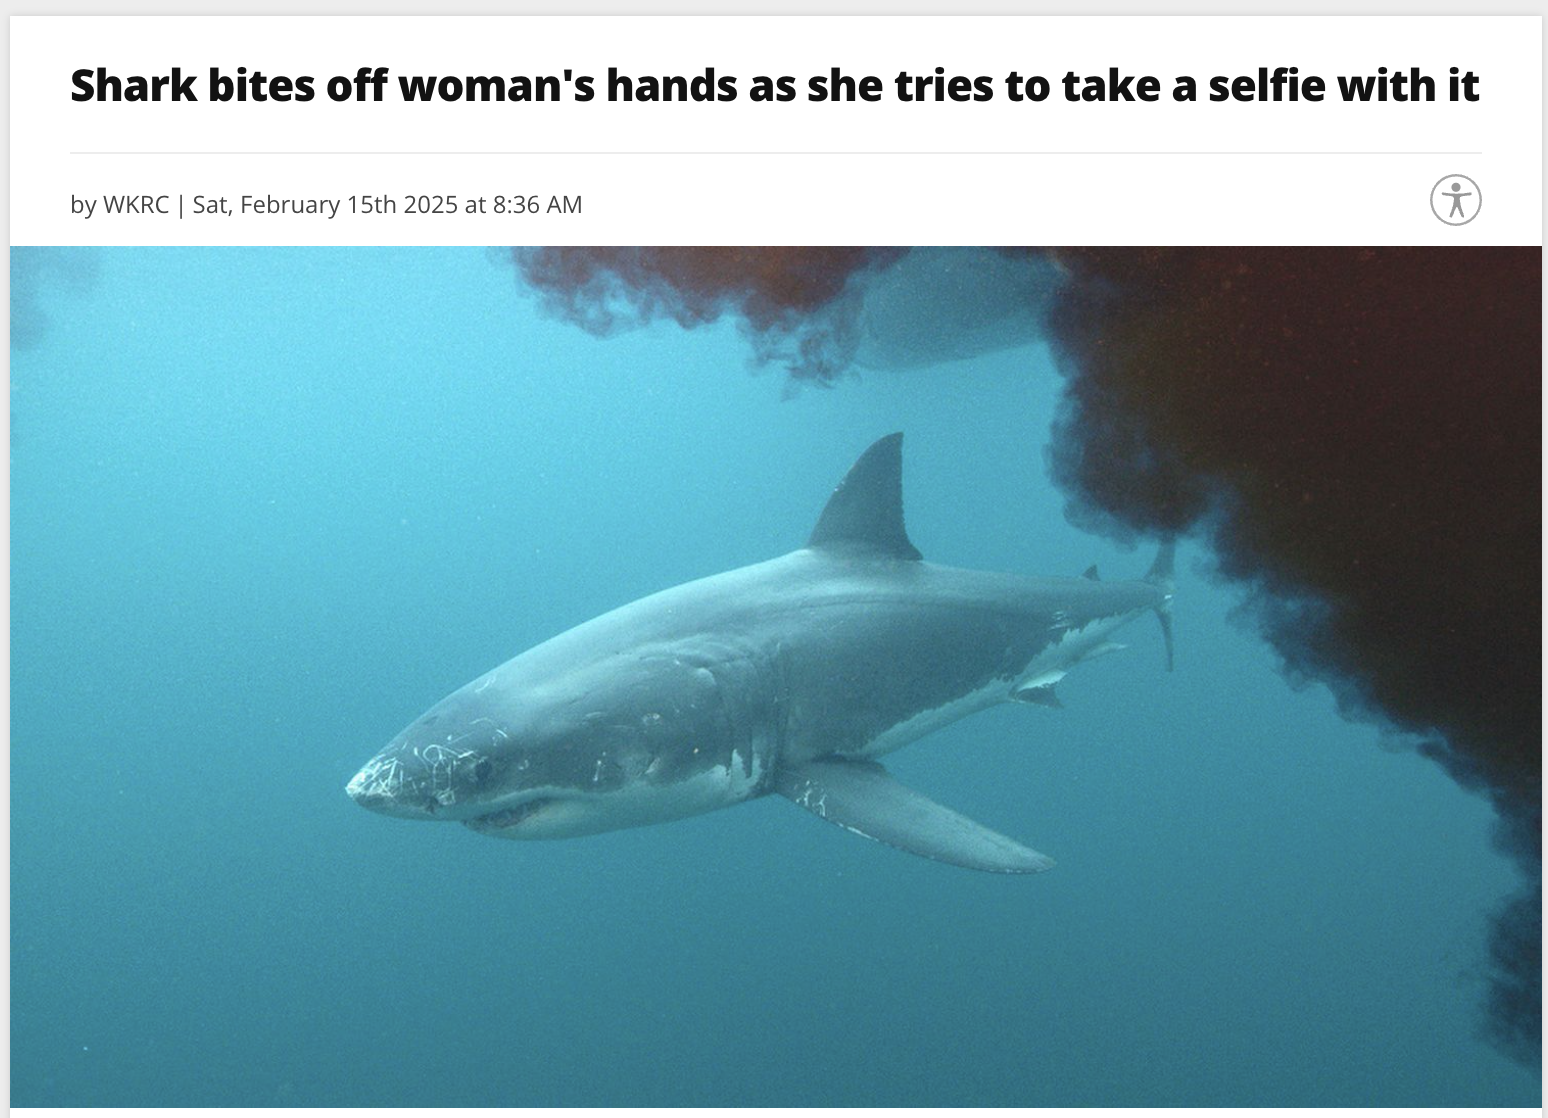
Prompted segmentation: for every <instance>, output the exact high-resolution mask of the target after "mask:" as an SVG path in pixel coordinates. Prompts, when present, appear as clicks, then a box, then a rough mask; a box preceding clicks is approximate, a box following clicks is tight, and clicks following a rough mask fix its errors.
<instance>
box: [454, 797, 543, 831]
mask: <svg viewBox="0 0 1548 1118" xmlns="http://www.w3.org/2000/svg"><path fill="white" fill-rule="evenodd" d="M553 802H554V797H552V796H538V797H537V798H536V799H531V800H525V801H523V802H522V803H519V804H517V805H516V806H515V807H506V808H501V809H500V810H499V811H492V812H490V813H489V814H488V815H480V816H478V817H477V818H476V819H467V820H464V825H465V826H467V827H469V828H471V829H472V830H475V831H506V830H510V829H511V828H512V827H519V826H520V825H521V824H522V823H524V822H525V821H526V820H528V819H531V818H532V817H533V816H534V815H536V814H537V813H538V812H540V811H542V810H543V809H544V808H545V807H547V806H548V805H549V804H551V803H553Z"/></svg>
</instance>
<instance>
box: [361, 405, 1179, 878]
mask: <svg viewBox="0 0 1548 1118" xmlns="http://www.w3.org/2000/svg"><path fill="white" fill-rule="evenodd" d="M902 441H903V436H902V434H901V433H894V434H891V435H887V436H886V437H884V438H882V439H879V440H878V441H877V442H875V443H874V444H872V446H871V447H870V448H869V449H868V450H866V451H865V453H864V454H862V455H861V456H860V458H859V460H858V461H856V462H855V464H854V465H853V466H852V467H851V469H850V470H849V472H848V474H846V475H845V477H844V479H843V480H842V481H841V482H840V483H839V485H838V487H837V489H835V490H834V491H833V493H832V495H831V497H830V498H829V499H828V502H827V504H826V506H825V507H824V508H823V510H822V514H821V516H820V517H819V518H818V520H817V525H816V527H815V528H814V529H813V530H812V533H811V536H810V538H809V539H808V540H807V541H806V545H805V546H804V547H801V548H799V549H797V550H795V551H792V552H790V553H789V554H787V555H784V556H781V557H779V558H776V559H771V560H768V561H766V562H762V563H757V564H754V565H752V566H747V567H741V568H738V569H736V570H731V571H727V572H724V573H722V574H717V575H713V576H711V577H708V578H702V579H699V580H696V581H693V582H687V583H684V584H682V585H680V586H675V587H672V588H671V589H668V590H663V591H661V592H659V593H656V594H652V595H650V596H648V597H645V598H641V599H639V600H638V601H634V602H631V603H629V604H628V605H624V606H621V607H619V608H618V609H615V610H613V611H611V612H609V613H606V614H603V615H602V616H600V617H597V618H594V619H592V620H590V621H587V622H585V623H584V624H582V625H579V626H577V627H575V628H573V629H570V630H569V631H567V632H564V633H561V634H560V635H558V636H556V637H553V638H552V639H550V640H547V641H545V642H543V643H542V644H539V645H537V646H535V647H533V648H531V649H529V650H527V651H526V652H523V653H521V654H520V655H519V656H516V657H515V658H514V659H511V660H508V661H506V662H505V663H503V664H501V665H500V666H499V667H496V668H494V669H493V670H491V671H489V672H486V673H485V674H484V675H482V676H480V677H479V678H477V679H475V680H473V681H472V682H471V683H468V684H467V685H465V686H463V687H461V688H459V689H458V690H456V691H454V692H452V693H451V694H450V695H448V696H447V697H446V698H444V699H442V700H441V701H440V702H438V703H436V704H435V705H434V706H433V707H431V708H430V709H429V710H428V711H426V712H425V713H424V714H423V715H422V716H420V717H419V718H417V719H416V720H415V721H413V722H412V723H410V724H409V725H408V726H407V727H406V728H405V729H404V730H403V731H402V732H401V733H399V734H398V736H397V737H395V738H394V739H392V741H391V742H390V743H389V744H388V745H387V747H386V748H385V749H383V750H382V751H381V752H379V753H377V754H376V755H375V756H374V757H372V758H371V759H370V760H369V761H368V762H366V764H365V765H364V766H363V767H362V768H361V769H360V771H359V772H358V773H356V774H355V776H354V778H353V779H351V780H350V781H349V783H348V786H347V788H346V791H347V793H348V794H349V796H350V797H351V798H352V799H353V800H354V801H355V802H356V803H357V804H359V805H361V806H362V807H365V808H369V809H370V810H372V811H375V812H379V813H382V814H384V815H389V816H396V817H399V818H405V819H418V820H435V821H451V822H457V823H461V824H463V825H464V826H466V827H468V828H469V829H471V830H473V831H475V832H477V833H479V834H482V835H489V836H493V837H498V838H506V839H557V838H570V837H574V836H579V835H587V834H595V833H598V832H603V831H612V830H617V829H620V828H625V827H637V826H643V825H646V824H653V823H662V822H667V821H671V820H676V819H682V818H685V817H688V816H692V815H697V814H700V813H702V812H708V811H713V810H716V809H718V808H723V807H730V806H732V805H734V804H739V803H743V802H745V801H748V800H753V799H756V798H758V797H762V796H769V795H775V796H782V797H784V798H785V799H787V800H789V801H791V802H792V803H795V804H797V805H799V806H800V807H802V808H805V809H806V810H807V811H809V812H811V813H812V814H814V815H816V816H819V817H820V818H822V819H825V820H827V821H829V822H830V823H835V824H837V825H839V826H841V827H843V828H845V829H847V830H849V831H852V832H854V833H856V834H859V835H863V836H865V837H867V838H871V839H875V840H877V841H879V842H882V843H886V844H888V845H891V846H894V847H897V848H899V849H901V850H904V851H908V852H910V853H912V854H917V855H920V856H923V857H925V858H930V859H934V860H935V861H938V862H944V863H947V864H950V865H954V866H960V867H964V868H967V869H974V870H982V871H987V872H993V873H1019V874H1025V873H1037V872H1040V871H1042V870H1046V869H1048V868H1050V867H1051V866H1052V865H1053V860H1052V859H1051V858H1049V857H1047V856H1046V855H1044V854H1040V853H1038V852H1037V851H1035V850H1033V849H1031V848H1030V847H1027V846H1024V845H1023V844H1021V843H1020V842H1018V841H1016V840H1014V839H1012V838H1009V837H1007V836H1005V835H1003V834H1000V833H998V832H996V831H993V830H990V829H989V828H988V827H985V826H983V825H981V824H979V823H977V822H975V821H973V820H971V819H969V818H967V817H966V816H964V815H961V814H959V813H957V812H956V811H953V810H951V809H950V808H948V807H945V806H943V805H941V804H938V803H936V802H935V801H933V800H931V799H929V798H928V797H926V796H924V795H922V794H921V793H919V792H917V791H915V790H913V789H911V788H909V787H907V786H906V785H904V784H902V783H900V782H899V781H897V780H895V779H894V778H893V777H892V776H891V775H890V774H889V773H888V772H887V770H886V768H884V767H883V766H882V764H881V763H880V761H879V758H881V757H884V756H885V755H887V754H889V753H892V752H893V751H895V750H898V749H901V748H902V747H904V746H905V745H908V744H910V743H912V742H914V741H917V740H918V739H920V738H922V737H924V736H925V735H927V734H929V733H931V732H932V731H934V730H937V729H939V728H941V727H942V726H945V725H947V724H948V723H951V722H955V721H957V720H958V719H960V718H964V717H966V716H968V715H970V714H973V713H975V712H978V711H982V710H984V709H987V708H988V707H991V706H994V705H996V704H999V703H1007V702H1009V703H1019V704H1025V705H1028V706H1043V707H1049V706H1059V705H1060V703H1059V699H1058V697H1057V694H1056V692H1055V685H1056V684H1058V682H1059V681H1060V680H1061V679H1062V678H1063V677H1064V676H1065V674H1066V673H1067V672H1069V670H1070V669H1071V668H1072V667H1074V666H1075V665H1076V664H1079V663H1081V662H1082V661H1085V660H1089V659H1091V658H1093V657H1095V656H1099V655H1102V654H1104V653H1106V652H1111V651H1113V650H1115V649H1116V648H1119V647H1122V646H1120V645H1117V644H1115V643H1114V642H1113V640H1112V639H1111V638H1112V636H1113V634H1114V632H1115V631H1116V630H1118V629H1119V628H1121V627H1122V626H1124V625H1126V624H1127V623H1128V622H1129V621H1131V620H1133V619H1134V618H1136V617H1138V616H1140V615H1141V614H1146V613H1153V614H1154V615H1155V616H1156V617H1158V618H1159V619H1160V620H1161V627H1162V633H1163V636H1164V638H1165V647H1166V657H1167V667H1168V669H1169V670H1170V668H1171V661H1172V630H1171V602H1172V595H1173V545H1172V543H1171V542H1170V541H1168V542H1165V543H1163V544H1162V545H1161V548H1160V551H1159V553H1158V554H1157V556H1156V560H1155V562H1154V564H1153V565H1152V566H1151V568H1150V571H1149V573H1148V574H1146V575H1145V577H1144V578H1143V579H1139V580H1135V581H1128V582H1117V581H1114V582H1104V581H1102V580H1101V579H1100V578H1099V577H1098V576H1097V571H1096V568H1095V567H1092V568H1091V569H1089V570H1088V571H1086V572H1085V574H1084V575H1083V576H1080V577H1076V578H1033V577H1027V576H1022V575H1016V574H1007V573H997V572H991V571H979V570H966V569H959V568H954V567H948V566H941V565H937V564H933V563H929V562H926V561H925V560H924V558H923V556H922V555H921V554H920V553H919V551H918V550H917V549H916V548H915V547H914V545H913V544H912V543H911V542H910V540H909V537H908V534H907V532H906V530H905V528H904V523H903V483H902Z"/></svg>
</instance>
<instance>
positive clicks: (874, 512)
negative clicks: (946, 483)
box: [806, 432, 924, 559]
mask: <svg viewBox="0 0 1548 1118" xmlns="http://www.w3.org/2000/svg"><path fill="white" fill-rule="evenodd" d="M806 546H807V547H810V548H816V549H817V550H819V551H834V552H848V553H852V554H855V555H867V556H875V557H878V558H882V557H885V558H892V559H922V558H924V556H922V555H920V554H919V551H918V549H916V548H915V547H914V545H913V544H912V543H910V542H909V539H908V533H907V532H905V531H904V530H903V434H902V432H898V433H896V434H892V435H887V436H885V437H884V438H880V439H877V440H876V441H875V442H874V443H872V444H871V448H870V449H869V450H867V451H866V452H865V453H864V454H862V455H861V456H860V459H859V461H857V462H856V463H855V464H854V465H853V466H851V467H850V468H849V473H847V474H845V475H844V480H843V481H841V482H839V484H838V488H837V489H835V490H834V491H833V496H831V497H829V498H828V504H827V507H826V508H824V509H823V510H822V516H821V517H819V518H818V520H817V527H815V528H813V529H812V535H811V539H809V540H807V541H806Z"/></svg>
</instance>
